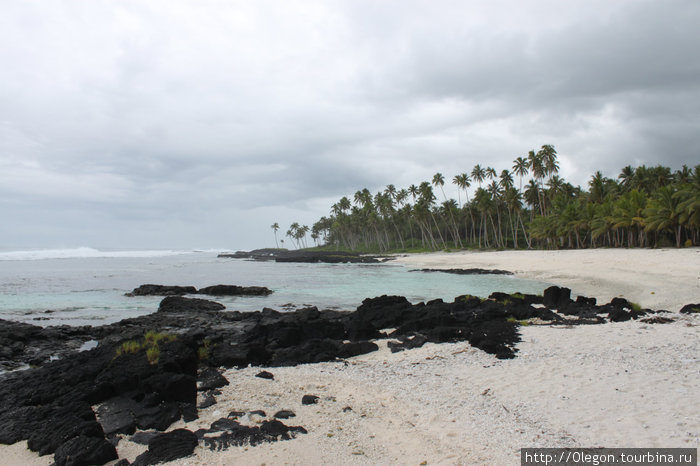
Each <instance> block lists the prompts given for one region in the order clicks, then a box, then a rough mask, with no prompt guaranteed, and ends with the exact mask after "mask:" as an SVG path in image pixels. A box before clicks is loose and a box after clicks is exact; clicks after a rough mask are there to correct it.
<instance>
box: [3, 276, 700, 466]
mask: <svg viewBox="0 0 700 466" xmlns="http://www.w3.org/2000/svg"><path fill="white" fill-rule="evenodd" d="M692 306H695V305H692ZM636 307H637V306H634V305H632V304H631V303H629V302H627V301H626V300H623V299H617V298H616V299H614V300H613V301H611V302H610V303H608V304H604V305H600V306H599V305H596V303H595V300H591V299H588V298H577V299H576V300H575V301H574V300H572V299H571V291H570V290H568V289H566V288H559V287H550V288H548V289H547V290H545V293H544V296H542V297H540V296H534V295H524V294H517V293H516V294H506V293H493V294H492V295H491V296H490V297H489V298H488V299H482V298H479V297H475V296H469V295H464V296H459V297H457V298H455V299H454V300H453V301H452V302H444V301H442V300H433V301H429V302H427V303H417V304H412V303H411V302H409V301H408V300H407V299H406V298H405V297H401V296H380V297H376V298H368V299H365V300H364V301H363V302H362V305H360V306H359V307H358V308H357V310H356V311H354V312H340V311H331V310H319V309H317V308H315V307H307V308H303V309H298V310H296V311H294V312H278V311H275V310H273V309H263V310H262V311H259V312H245V313H242V312H225V311H224V308H223V306H222V305H221V304H219V303H216V302H213V301H207V300H203V299H197V298H188V297H183V296H168V297H166V298H164V299H163V300H162V301H161V303H160V306H159V308H158V312H155V313H153V314H150V315H146V316H141V317H137V318H133V319H125V320H122V321H120V322H118V323H116V324H111V325H106V326H100V327H76V328H74V329H71V330H70V331H69V330H66V329H62V330H61V329H52V328H47V329H42V328H40V327H34V326H28V325H26V324H17V325H15V324H12V323H7V325H6V326H5V324H6V323H5V322H0V329H12V330H8V331H6V332H4V333H3V332H2V331H0V354H1V355H3V358H8V360H9V361H14V359H13V358H17V357H19V358H20V359H21V358H22V357H23V356H22V355H23V354H34V355H37V354H41V348H49V347H51V345H57V346H61V345H62V347H69V346H71V347H75V346H76V345H78V344H81V342H84V341H86V340H88V339H93V340H96V341H98V342H99V344H98V346H97V348H95V349H92V350H90V351H85V352H75V351H74V352H72V353H68V352H66V353H64V356H63V357H62V359H59V360H57V361H52V362H47V363H43V365H41V367H38V368H35V369H30V370H26V371H17V372H13V373H6V374H1V375H0V379H1V382H2V383H0V399H2V400H3V403H2V404H0V443H5V444H11V443H15V442H17V441H20V440H28V445H29V448H31V449H32V450H34V451H37V452H39V453H40V454H54V459H55V461H56V463H57V464H78V463H71V462H70V461H72V460H69V458H85V459H84V460H81V461H83V463H81V464H87V463H100V462H104V461H109V460H111V459H113V456H114V455H113V453H112V450H111V449H110V447H109V446H108V443H109V442H108V441H109V440H110V439H114V438H115V436H117V435H130V434H132V433H134V432H135V431H136V430H137V429H141V430H151V431H153V432H156V433H155V434H154V435H153V436H150V437H149V440H148V443H149V451H148V452H147V454H145V456H144V457H143V458H141V459H140V460H139V461H140V462H141V463H139V464H152V463H153V462H157V461H165V460H164V459H162V458H166V457H167V455H168V454H169V453H168V450H169V447H164V448H162V449H160V450H159V448H160V447H159V446H158V445H161V443H159V442H162V445H169V444H170V443H169V442H170V441H171V440H173V439H175V441H177V442H181V443H182V445H186V446H187V448H183V449H182V450H181V451H180V453H178V455H180V454H182V455H186V454H189V453H188V452H190V453H191V450H190V447H191V446H192V445H193V444H194V445H196V443H194V438H196V439H197V441H198V442H203V443H204V444H205V445H208V446H210V447H212V448H224V447H226V446H227V445H240V444H242V443H245V442H247V443H250V444H255V443H259V442H261V441H271V440H272V439H288V438H292V437H293V436H294V435H295V434H297V433H303V432H305V431H304V430H303V427H288V426H285V425H284V424H282V423H281V422H280V421H278V420H275V419H271V420H266V421H264V422H263V423H262V424H261V425H260V426H256V427H246V426H243V425H241V424H239V423H238V422H237V421H235V419H229V418H224V419H223V420H220V421H221V422H219V421H217V423H218V424H217V423H215V424H216V425H214V424H212V427H211V428H210V429H208V430H207V431H204V432H196V433H191V432H190V433H186V432H180V433H178V434H176V435H172V436H167V435H166V436H163V437H161V436H159V434H158V432H162V431H165V430H167V429H168V428H169V427H170V426H171V425H172V424H173V423H174V422H176V421H177V420H179V419H184V420H186V421H188V420H193V419H195V418H196V416H197V408H196V405H195V403H196V397H197V390H198V389H199V390H200V391H202V392H203V393H205V394H206V395H207V398H208V399H209V398H211V400H210V401H211V403H212V404H213V403H215V402H216V400H215V399H214V395H215V394H216V393H217V391H216V389H217V388H219V387H221V386H224V385H225V384H227V383H228V381H227V380H226V379H225V377H223V376H222V375H221V374H220V372H219V371H218V370H217V369H215V368H219V367H222V366H223V367H247V366H249V365H255V366H270V367H274V366H289V365H296V364H303V363H314V362H320V361H330V360H334V359H338V358H341V359H342V358H348V357H351V356H355V355H358V354H364V353H367V352H371V351H375V350H376V349H377V348H378V347H377V344H376V343H374V342H373V341H371V340H373V339H376V338H390V339H391V340H392V341H391V342H390V346H391V347H392V350H394V351H400V350H410V349H411V348H417V347H420V346H422V345H424V344H425V343H427V342H435V343H439V342H457V341H468V342H469V343H470V344H471V345H472V346H473V347H475V348H479V349H481V350H483V351H485V352H487V353H489V354H492V355H494V356H495V357H497V358H500V359H510V358H514V357H515V356H516V355H517V344H518V342H519V341H520V335H519V325H520V323H519V322H521V321H523V320H532V321H533V322H539V323H542V322H545V323H548V324H550V325H559V324H566V325H584V324H586V325H587V324H598V323H603V322H608V321H622V320H627V319H637V318H640V317H642V316H644V317H645V318H649V319H650V320H649V321H648V322H649V323H664V322H667V321H668V317H664V318H663V319H660V318H657V319H654V317H656V316H655V314H656V313H655V312H654V311H650V310H639V309H635V308H636ZM691 309H693V308H692V307H691ZM15 330H16V333H13V331H15ZM147 332H148V333H149V334H150V335H151V336H150V337H148V338H150V340H148V338H147V337H146V335H147ZM158 332H161V333H158ZM166 334H167V335H166ZM154 335H155V336H154ZM158 335H160V336H158ZM154 340H158V341H159V343H157V347H158V351H157V352H155V353H157V354H156V356H155V357H153V354H151V353H152V352H153V351H152V348H153V345H154V344H153V343H152V341H154ZM147 341H151V343H147ZM18 342H20V343H21V344H22V345H23V346H22V348H21V350H17V348H20V346H19V345H18V344H17V343H18ZM129 342H131V344H129ZM38 359H39V360H41V361H44V360H45V359H44V358H43V357H39V358H38ZM268 374H269V373H268ZM264 375H265V376H266V377H269V376H268V375H267V374H264ZM262 376H263V373H261V377H262ZM270 383H274V382H270ZM198 385H199V386H198ZM310 400H311V398H309V399H308V400H307V401H310ZM316 401H318V400H316ZM92 406H97V408H96V410H95V411H93V409H92ZM261 416H263V417H264V413H263V414H261ZM193 435H194V437H193ZM156 438H158V439H159V440H158V441H156V440H155V439H156ZM106 442H107V443H106ZM192 448H193V447H192ZM108 458H110V459H108Z"/></svg>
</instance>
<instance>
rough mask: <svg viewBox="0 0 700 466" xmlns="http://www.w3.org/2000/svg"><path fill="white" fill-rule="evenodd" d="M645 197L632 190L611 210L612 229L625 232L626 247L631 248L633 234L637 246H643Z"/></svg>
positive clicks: (620, 198)
mask: <svg viewBox="0 0 700 466" xmlns="http://www.w3.org/2000/svg"><path fill="white" fill-rule="evenodd" d="M646 205H647V196H646V194H644V192H642V191H638V190H636V189H633V190H631V191H628V192H626V193H624V194H623V195H622V196H620V197H619V198H618V199H617V201H616V202H615V207H614V209H613V226H612V227H613V229H616V230H617V229H622V230H626V231H627V246H628V247H633V246H634V242H635V233H636V237H637V242H638V243H639V246H644V223H645V220H644V209H646Z"/></svg>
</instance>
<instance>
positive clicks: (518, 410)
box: [0, 248, 700, 465]
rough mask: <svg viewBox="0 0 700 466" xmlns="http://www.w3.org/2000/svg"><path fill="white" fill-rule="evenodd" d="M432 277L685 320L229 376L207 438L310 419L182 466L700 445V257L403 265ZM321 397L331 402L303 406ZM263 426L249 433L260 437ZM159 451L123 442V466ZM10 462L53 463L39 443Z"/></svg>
mask: <svg viewBox="0 0 700 466" xmlns="http://www.w3.org/2000/svg"><path fill="white" fill-rule="evenodd" d="M397 260H398V261H400V262H403V263H406V264H407V265H409V266H411V267H414V266H415V267H416V268H439V267H443V268H469V267H480V268H499V269H506V270H510V271H513V272H515V273H516V275H517V276H522V277H528V278H535V279H538V280H543V281H546V282H551V283H554V284H558V285H562V286H568V287H570V288H572V290H573V292H574V294H583V295H586V296H594V297H596V298H598V299H599V301H600V302H607V301H608V300H609V299H611V298H612V297H615V296H623V297H625V298H627V299H628V300H630V301H634V302H638V303H640V304H641V305H642V306H645V307H650V308H653V309H660V308H664V309H668V310H670V311H672V312H673V313H674V314H673V315H672V316H673V318H675V319H676V321H675V322H673V323H670V324H654V325H652V324H645V323H643V322H639V321H628V322H622V323H609V324H604V325H591V326H572V327H566V326H558V327H552V326H548V325H547V326H536V325H531V326H525V327H521V335H522V342H521V343H519V344H518V349H519V353H518V355H517V357H516V358H515V359H512V360H498V359H496V358H495V357H494V356H491V355H489V354H486V353H484V352H483V351H480V350H477V349H474V348H472V347H471V346H470V345H469V344H468V343H454V344H426V345H425V346H424V347H422V348H419V349H414V350H409V351H403V352H399V353H393V354H392V353H391V352H390V351H388V349H387V348H386V342H385V341H380V342H378V343H379V344H380V348H381V349H380V351H378V352H374V353H370V354H367V355H363V356H358V357H355V358H352V359H349V360H348V361H347V363H345V362H329V363H322V364H314V365H301V366H297V367H286V368H272V369H269V371H270V372H272V373H273V374H274V376H275V378H274V380H265V379H261V378H257V377H255V374H257V373H258V372H259V371H260V369H259V368H254V367H250V368H246V369H242V370H235V369H234V370H227V371H226V372H225V373H224V375H225V376H226V377H227V378H228V380H229V381H230V385H228V386H227V387H224V388H223V389H222V394H221V395H220V396H218V397H217V401H218V403H217V404H216V405H214V406H212V407H210V408H207V409H205V410H202V411H201V412H200V419H199V420H197V421H195V422H192V423H189V424H184V423H179V424H177V425H174V426H172V428H177V427H186V428H189V429H191V430H196V429H198V428H200V427H205V428H206V427H208V426H209V424H210V423H211V422H213V421H215V420H217V419H219V418H221V417H225V416H226V415H227V414H228V413H229V412H230V411H246V412H249V411H251V410H264V411H265V413H266V414H267V415H268V416H272V415H273V414H274V413H275V412H276V411H278V410H282V409H287V410H292V411H294V412H295V413H296V417H294V418H291V419H288V420H286V421H284V422H285V424H287V425H299V426H303V427H305V428H306V429H307V430H308V433H307V434H299V435H298V436H297V438H295V439H292V440H289V441H280V442H276V443H272V444H263V445H259V446H255V447H251V446H243V447H231V448H229V449H228V450H226V451H218V452H213V451H210V450H208V449H206V448H205V447H204V446H203V445H201V444H200V446H198V447H197V448H196V450H195V455H194V456H191V457H188V458H184V459H181V460H178V461H175V462H173V463H171V464H176V465H228V464H267V465H271V464H300V465H301V464H304V465H308V464H386V465H389V464H406V465H419V464H465V465H481V464H483V465H493V464H499V465H517V464H520V448H524V447H686V448H689V447H692V448H697V447H699V446H700V389H699V388H698V387H700V364H699V363H700V360H699V358H700V326H699V325H700V315H697V314H696V315H680V314H678V313H677V311H678V310H679V309H680V307H681V306H682V305H683V304H687V303H697V302H700V249H697V248H695V249H682V250H585V251H506V252H479V253H471V252H467V253H449V254H447V253H436V254H425V255H411V256H407V257H401V258H399V259H397ZM305 394H312V395H317V396H318V397H319V398H320V399H319V402H318V404H315V405H308V406H303V405H302V404H301V398H302V396H303V395H305ZM261 420H262V418H261V417H259V416H252V418H250V417H249V416H246V417H244V418H243V422H249V423H256V422H260V421H261ZM144 449H145V447H143V446H140V445H136V444H132V443H130V442H128V441H122V442H121V443H120V444H119V446H118V451H119V453H120V456H121V457H125V458H127V459H129V460H134V459H135V457H136V456H137V455H138V454H139V453H140V452H142V451H143V450H144ZM0 459H2V461H1V462H2V464H22V465H31V464H36V465H40V464H41V465H47V464H50V463H51V461H52V458H51V457H44V458H39V457H37V456H36V455H35V454H33V453H31V452H29V451H28V450H26V443H25V442H22V443H19V444H16V445H13V446H2V447H0Z"/></svg>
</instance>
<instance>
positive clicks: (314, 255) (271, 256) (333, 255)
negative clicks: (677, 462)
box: [218, 249, 392, 264]
mask: <svg viewBox="0 0 700 466" xmlns="http://www.w3.org/2000/svg"><path fill="white" fill-rule="evenodd" d="M218 257H221V258H231V259H253V260H263V261H264V260H274V261H276V262H304V263H315V262H323V263H329V264H334V263H361V264H376V263H379V262H386V261H387V260H391V259H392V258H391V257H387V256H366V255H362V254H359V253H356V252H348V251H308V250H303V249H302V250H295V251H289V250H287V249H255V250H253V251H249V252H246V251H237V252H235V253H222V254H219V256H218Z"/></svg>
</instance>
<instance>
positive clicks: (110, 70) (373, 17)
mask: <svg viewBox="0 0 700 466" xmlns="http://www.w3.org/2000/svg"><path fill="white" fill-rule="evenodd" d="M697 24H700V4H699V3H698V2H696V1H694V0H687V1H682V0H671V1H668V2H654V1H647V0H620V1H616V2H608V1H597V0H589V1H585V2H584V1H574V2H555V1H546V0H542V1H536V2H519V1H506V0H503V1H494V2H488V3H485V2H478V1H466V2H465V1H448V0H444V1H433V2H424V1H401V2H399V1H388V2H375V1H369V0H366V1H365V0H347V1H330V2H328V1H320V0H319V1H305V2H283V1H272V0H271V1H263V2H244V1H233V2H231V1H204V2H196V3H192V2H185V1H165V0H162V1H149V2H142V1H135V0H134V1H120V2H109V1H92V2H81V1H77V0H71V1H65V0H64V1H55V2H40V1H22V2H4V3H3V4H2V5H1V6H0V61H1V62H2V64H3V70H4V71H3V72H2V73H0V209H1V211H2V214H3V222H2V226H0V247H3V248H18V247H56V246H80V245H90V246H95V247H166V248H170V247H230V248H251V247H258V246H266V245H269V243H270V242H272V241H274V238H273V236H272V234H271V230H270V229H269V225H270V224H271V223H273V222H279V223H280V225H281V226H282V227H283V228H286V225H288V224H289V223H291V222H292V221H299V222H301V223H311V222H313V221H315V220H316V219H318V217H320V216H321V215H325V214H327V213H328V209H329V207H330V205H331V204H332V203H333V202H335V200H337V199H338V198H339V197H341V196H343V195H350V194H352V193H354V192H355V191H356V190H358V189H361V188H365V187H367V188H369V189H370V190H372V191H376V190H379V189H382V188H383V187H384V186H385V185H387V184H389V183H393V184H395V185H397V186H406V185H409V184H412V183H419V182H420V181H423V180H428V179H430V178H431V177H432V175H433V174H434V173H435V172H438V171H439V172H442V173H443V174H445V175H446V177H448V178H449V179H451V178H452V176H453V175H455V174H458V173H461V172H469V171H470V170H471V168H472V167H473V165H474V164H476V163H480V164H482V165H490V166H493V167H495V168H497V169H498V170H501V169H504V168H510V167H511V165H512V161H513V160H514V159H515V158H516V157H518V156H522V155H525V154H526V153H527V151H528V150H531V149H536V148H538V147H539V146H541V145H542V144H553V145H554V146H555V147H556V148H557V150H558V151H559V153H560V158H561V166H562V173H561V174H562V175H563V176H564V177H565V178H566V179H568V180H570V181H571V182H572V183H574V184H585V183H586V181H587V179H588V177H589V176H590V174H592V173H593V172H594V171H595V170H601V171H603V172H604V173H605V174H606V175H608V176H616V175H617V173H618V172H619V169H620V168H621V167H623V166H625V165H638V164H657V163H662V164H665V165H669V166H672V167H674V168H679V167H680V166H681V165H682V164H688V165H695V164H697V163H699V162H700V158H699V157H698V151H697V147H698V146H699V145H700V144H699V143H700V131H698V128H700V61H698V60H697V50H698V49H699V48H700V32H698V28H697Z"/></svg>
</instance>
